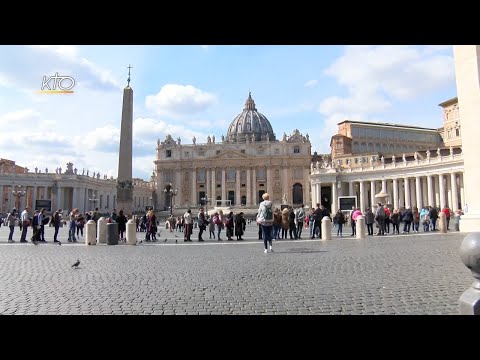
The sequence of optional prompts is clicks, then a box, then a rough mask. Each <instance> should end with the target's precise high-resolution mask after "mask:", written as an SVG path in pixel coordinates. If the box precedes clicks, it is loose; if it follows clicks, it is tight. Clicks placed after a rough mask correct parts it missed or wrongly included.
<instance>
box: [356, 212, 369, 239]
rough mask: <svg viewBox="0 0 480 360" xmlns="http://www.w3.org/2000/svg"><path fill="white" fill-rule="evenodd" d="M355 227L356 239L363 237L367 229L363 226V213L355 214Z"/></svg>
mask: <svg viewBox="0 0 480 360" xmlns="http://www.w3.org/2000/svg"><path fill="white" fill-rule="evenodd" d="M355 227H356V232H357V239H365V236H366V232H367V229H366V227H365V217H364V216H363V215H359V216H357V221H356V224H355Z"/></svg>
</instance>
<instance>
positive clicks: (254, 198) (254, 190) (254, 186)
mask: <svg viewBox="0 0 480 360" xmlns="http://www.w3.org/2000/svg"><path fill="white" fill-rule="evenodd" d="M252 176H253V178H252V205H254V206H258V202H257V168H256V167H254V168H253V174H252Z"/></svg>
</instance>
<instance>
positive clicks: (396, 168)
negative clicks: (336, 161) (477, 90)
mask: <svg viewBox="0 0 480 360" xmlns="http://www.w3.org/2000/svg"><path fill="white" fill-rule="evenodd" d="M462 171H463V155H462V154H456V155H447V156H442V157H438V158H434V159H424V160H420V159H419V160H413V161H401V162H397V163H391V164H380V165H374V166H372V165H368V166H362V167H357V168H350V169H342V170H339V169H337V168H314V169H313V170H311V171H310V177H311V178H312V181H313V180H314V179H315V178H317V177H319V178H320V181H321V182H328V181H330V179H331V177H332V175H335V176H336V177H341V179H342V180H343V181H347V180H348V181H361V180H373V179H383V178H396V177H399V178H400V177H415V176H428V175H436V174H441V173H451V172H462ZM324 179H325V180H324Z"/></svg>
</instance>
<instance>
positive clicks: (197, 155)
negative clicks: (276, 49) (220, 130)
mask: <svg viewBox="0 0 480 360" xmlns="http://www.w3.org/2000/svg"><path fill="white" fill-rule="evenodd" d="M311 158H312V156H311V143H310V140H309V135H308V134H306V135H303V134H302V133H301V132H300V131H299V130H294V131H293V132H292V133H291V134H290V135H287V134H283V137H282V138H281V139H280V140H279V139H277V137H276V135H275V133H274V131H273V128H272V125H271V124H270V122H269V120H268V119H267V118H266V117H265V116H264V115H263V114H262V113H260V112H259V111H258V110H257V108H256V105H255V102H254V100H253V98H252V96H251V94H249V96H248V98H247V100H246V102H245V107H244V109H243V111H242V112H241V113H240V114H238V115H237V116H236V117H235V118H234V119H233V121H232V122H231V124H230V126H229V127H228V131H227V134H226V135H222V137H221V139H216V138H215V136H208V138H207V142H206V143H197V142H196V139H195V138H193V139H192V143H191V144H183V143H182V139H181V138H178V139H176V140H175V139H173V138H172V137H171V136H170V135H167V136H166V137H165V138H164V139H163V141H161V140H160V139H159V140H158V141H157V148H156V160H155V161H154V163H155V169H156V184H157V185H156V186H157V187H156V195H157V196H156V205H157V209H159V210H162V209H163V210H166V209H168V208H170V207H171V206H173V209H175V208H195V207H197V206H199V205H202V204H204V203H205V201H206V200H209V204H212V205H214V206H215V205H219V206H220V205H226V204H230V205H231V206H235V207H237V206H242V207H245V208H249V207H250V208H257V207H258V204H259V202H261V201H262V195H263V193H265V192H268V193H269V194H270V195H271V199H272V200H273V201H274V203H276V204H280V203H282V202H285V203H288V204H296V205H301V204H302V203H309V202H310V201H311V199H310V164H311ZM170 188H172V189H176V190H177V191H176V195H174V196H172V195H171V194H172V192H171V191H167V190H169V189H170Z"/></svg>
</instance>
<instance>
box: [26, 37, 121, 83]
mask: <svg viewBox="0 0 480 360" xmlns="http://www.w3.org/2000/svg"><path fill="white" fill-rule="evenodd" d="M28 48H30V49H33V50H34V51H36V52H40V53H42V54H43V55H44V56H46V57H47V59H48V57H52V58H53V59H54V60H57V61H55V62H56V63H58V62H59V61H60V63H59V65H60V64H63V67H64V71H65V72H66V73H68V74H69V75H70V76H73V77H74V78H75V81H76V82H79V81H80V82H83V83H84V84H86V85H87V86H89V87H91V88H95V89H103V90H118V89H120V88H121V85H120V83H119V81H118V80H117V79H116V78H115V77H114V76H113V75H112V74H111V71H109V70H108V69H105V68H103V67H101V66H99V65H98V64H96V63H94V62H93V61H91V60H89V59H86V58H85V57H82V56H80V50H79V48H78V47H76V46H74V45H32V46H28ZM59 65H57V68H56V69H55V70H53V69H52V71H53V72H52V75H53V73H54V72H55V71H58V72H59V73H60V70H62V69H61V66H62V65H60V66H59ZM45 75H47V74H45Z"/></svg>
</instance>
